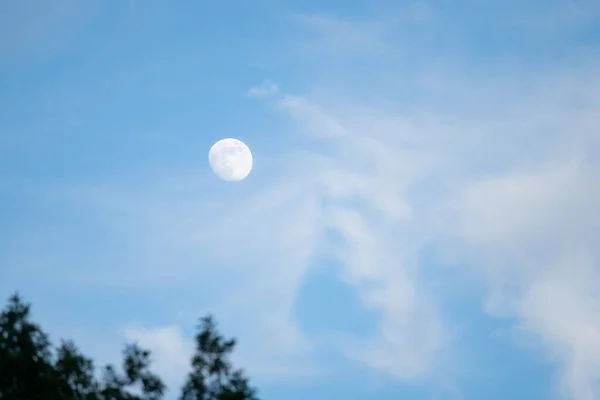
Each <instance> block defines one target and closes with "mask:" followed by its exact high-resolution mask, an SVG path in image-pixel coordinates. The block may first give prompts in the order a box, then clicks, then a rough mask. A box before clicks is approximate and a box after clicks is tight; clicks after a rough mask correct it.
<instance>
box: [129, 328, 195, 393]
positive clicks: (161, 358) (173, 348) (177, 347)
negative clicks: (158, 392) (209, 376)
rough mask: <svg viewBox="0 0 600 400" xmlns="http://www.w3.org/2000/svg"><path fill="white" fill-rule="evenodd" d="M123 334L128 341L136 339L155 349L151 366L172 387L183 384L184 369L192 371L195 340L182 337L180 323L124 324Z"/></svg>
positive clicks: (152, 349)
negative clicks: (178, 325) (167, 324)
mask: <svg viewBox="0 0 600 400" xmlns="http://www.w3.org/2000/svg"><path fill="white" fill-rule="evenodd" d="M124 336H125V338H126V339H127V341H128V342H137V343H138V344H139V345H140V346H141V347H142V348H145V349H150V350H151V351H152V366H151V370H152V371H153V372H155V373H157V374H158V376H160V377H161V378H163V379H164V381H165V383H166V384H167V387H168V389H169V390H170V391H171V390H175V391H176V390H178V389H179V388H180V387H182V384H183V381H184V379H185V377H186V376H185V371H191V364H190V360H191V356H192V354H193V350H194V344H193V341H192V340H190V339H186V338H184V337H183V335H182V333H181V330H180V328H179V327H177V326H164V327H157V328H142V327H139V326H129V327H127V328H125V330H124Z"/></svg>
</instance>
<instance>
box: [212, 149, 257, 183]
mask: <svg viewBox="0 0 600 400" xmlns="http://www.w3.org/2000/svg"><path fill="white" fill-rule="evenodd" d="M208 163H209V164H210V167H211V168H212V170H213V172H214V173H215V174H216V175H217V176H218V177H219V178H221V179H223V180H225V181H241V180H242V179H244V178H245V177H247V176H248V174H249V173H250V171H251V170H252V153H251V152H250V149H249V148H248V146H246V144H244V142H242V141H241V140H237V139H231V138H228V139H222V140H219V141H218V142H217V143H215V144H214V145H213V146H212V147H211V148H210V151H209V152H208Z"/></svg>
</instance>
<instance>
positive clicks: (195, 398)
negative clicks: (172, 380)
mask: <svg viewBox="0 0 600 400" xmlns="http://www.w3.org/2000/svg"><path fill="white" fill-rule="evenodd" d="M198 330H199V331H200V333H198V335H196V354H195V355H194V357H193V358H192V368H193V370H192V372H191V373H190V374H189V376H188V379H187V381H186V383H185V385H184V386H183V390H182V393H181V397H180V398H179V399H180V400H256V393H255V390H254V389H253V388H251V387H250V385H249V384H248V379H247V378H246V377H245V376H244V373H243V371H242V370H233V369H232V366H231V363H230V362H229V359H228V356H229V354H230V353H231V352H232V351H233V349H234V347H235V339H227V340H226V339H224V338H223V336H221V334H220V333H219V332H218V331H217V325H216V323H215V321H214V319H213V318H212V317H211V316H208V317H205V318H202V319H201V320H200V325H199V326H198Z"/></svg>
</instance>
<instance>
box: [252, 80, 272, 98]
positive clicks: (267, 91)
mask: <svg viewBox="0 0 600 400" xmlns="http://www.w3.org/2000/svg"><path fill="white" fill-rule="evenodd" d="M278 92H279V87H277V84H275V82H273V81H269V80H267V81H264V82H263V83H261V84H260V85H258V86H254V87H253V88H252V89H250V90H249V91H248V95H249V96H251V97H257V98H260V97H268V96H273V95H276V94H277V93H278Z"/></svg>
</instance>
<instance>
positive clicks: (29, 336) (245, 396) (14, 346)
mask: <svg viewBox="0 0 600 400" xmlns="http://www.w3.org/2000/svg"><path fill="white" fill-rule="evenodd" d="M234 347H235V340H234V339H225V338H224V337H223V336H222V335H221V334H220V333H219V332H218V331H217V327H216V323H215V321H214V319H213V318H212V317H210V316H209V317H205V318H203V319H201V322H200V325H199V326H198V334H197V335H196V352H195V354H194V355H193V357H192V358H191V367H192V368H191V369H192V371H191V372H190V373H189V375H188V377H187V381H186V383H185V385H184V386H183V388H182V390H181V396H180V399H181V400H258V398H257V397H256V390H255V389H254V388H252V387H251V386H250V384H249V381H248V379H247V378H246V377H245V376H244V373H243V371H242V370H240V369H233V367H232V365H231V363H230V361H229V355H230V354H231V352H232V351H233V349H234ZM122 364H123V365H122V371H121V372H119V371H117V370H116V369H115V367H113V366H112V365H107V366H105V367H104V368H103V370H102V374H101V377H100V378H99V377H98V376H97V374H96V369H95V367H94V363H93V361H92V360H91V359H89V358H87V357H85V356H84V355H83V354H81V353H80V351H79V349H78V348H77V347H76V346H75V344H74V343H73V342H71V341H62V342H61V344H60V345H59V346H58V347H57V348H56V349H55V348H53V347H52V345H51V343H50V340H49V339H48V335H47V334H46V333H44V332H43V330H42V329H41V328H40V326H39V325H38V324H36V323H33V322H32V321H31V320H30V305H29V304H25V303H24V302H23V301H22V300H21V298H20V297H19V296H18V295H16V294H15V295H13V296H12V297H11V298H10V299H9V301H8V305H7V307H6V308H5V310H4V311H3V312H2V313H1V314H0V400H160V399H162V398H163V395H164V393H165V389H166V388H165V385H164V383H163V382H162V380H161V379H160V377H158V376H157V375H155V374H154V373H152V372H151V370H150V365H151V354H150V351H148V350H145V349H142V348H140V347H139V346H138V345H137V344H135V343H133V344H128V345H126V346H125V349H124V351H123V363H122Z"/></svg>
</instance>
